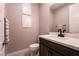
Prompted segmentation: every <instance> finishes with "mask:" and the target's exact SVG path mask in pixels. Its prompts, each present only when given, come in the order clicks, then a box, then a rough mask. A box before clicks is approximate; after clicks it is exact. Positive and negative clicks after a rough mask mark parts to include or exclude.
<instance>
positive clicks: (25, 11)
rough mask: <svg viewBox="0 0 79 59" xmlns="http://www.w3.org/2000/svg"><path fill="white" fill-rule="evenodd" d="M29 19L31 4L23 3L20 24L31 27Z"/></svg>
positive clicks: (30, 19)
mask: <svg viewBox="0 0 79 59" xmlns="http://www.w3.org/2000/svg"><path fill="white" fill-rule="evenodd" d="M31 21H32V13H31V4H30V3H23V4H22V26H23V27H32V22H31Z"/></svg>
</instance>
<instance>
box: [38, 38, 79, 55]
mask: <svg viewBox="0 0 79 59" xmlns="http://www.w3.org/2000/svg"><path fill="white" fill-rule="evenodd" d="M39 40H40V48H39V51H40V52H39V55H40V56H79V51H77V50H74V49H71V48H69V47H65V46H63V45H60V44H58V43H55V42H51V41H48V40H46V39H44V38H39Z"/></svg>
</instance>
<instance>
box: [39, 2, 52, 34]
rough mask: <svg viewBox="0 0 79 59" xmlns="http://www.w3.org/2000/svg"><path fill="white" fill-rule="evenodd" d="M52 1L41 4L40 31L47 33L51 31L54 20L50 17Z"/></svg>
mask: <svg viewBox="0 0 79 59" xmlns="http://www.w3.org/2000/svg"><path fill="white" fill-rule="evenodd" d="M50 5H51V4H50V3H41V4H40V20H39V33H40V34H47V33H49V31H50V28H51V25H52V23H50V22H51V21H52V20H51V19H50Z"/></svg>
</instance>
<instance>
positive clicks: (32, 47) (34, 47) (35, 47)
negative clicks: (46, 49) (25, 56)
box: [29, 43, 39, 51]
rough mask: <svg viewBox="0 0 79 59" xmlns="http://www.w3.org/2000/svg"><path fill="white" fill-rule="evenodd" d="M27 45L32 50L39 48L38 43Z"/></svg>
mask: <svg viewBox="0 0 79 59" xmlns="http://www.w3.org/2000/svg"><path fill="white" fill-rule="evenodd" d="M29 47H30V49H31V50H32V51H34V50H37V49H38V48H39V44H38V43H34V44H31V45H30V46H29Z"/></svg>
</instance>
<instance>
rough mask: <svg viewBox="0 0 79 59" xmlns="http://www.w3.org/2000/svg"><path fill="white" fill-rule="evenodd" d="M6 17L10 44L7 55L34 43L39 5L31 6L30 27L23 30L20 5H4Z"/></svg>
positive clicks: (36, 34)
mask: <svg viewBox="0 0 79 59" xmlns="http://www.w3.org/2000/svg"><path fill="white" fill-rule="evenodd" d="M5 14H6V17H7V18H8V19H9V21H10V42H9V44H8V45H7V46H6V51H7V53H11V52H14V51H17V50H20V49H24V48H27V47H28V46H29V45H30V44H32V43H34V42H36V40H37V38H38V32H39V4H32V27H31V28H23V27H22V22H21V4H19V3H18V4H16V3H12V4H6V13H5Z"/></svg>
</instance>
